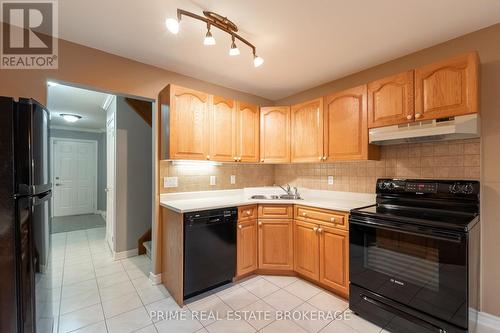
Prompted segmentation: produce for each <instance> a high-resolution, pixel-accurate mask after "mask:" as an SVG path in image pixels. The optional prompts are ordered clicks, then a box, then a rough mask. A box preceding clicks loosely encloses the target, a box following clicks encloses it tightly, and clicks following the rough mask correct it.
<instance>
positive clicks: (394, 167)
mask: <svg viewBox="0 0 500 333" xmlns="http://www.w3.org/2000/svg"><path fill="white" fill-rule="evenodd" d="M479 163H480V144H479V139H468V140H453V141H443V142H430V143H412V144H401V145H391V146H383V147H382V149H381V158H380V160H379V161H351V162H335V163H314V164H286V165H277V166H276V167H275V169H274V175H275V178H274V179H275V182H276V183H277V184H285V183H289V184H291V185H293V186H298V187H305V188H311V189H321V190H333V191H348V192H366V193H372V192H375V181H376V179H377V178H381V177H388V178H396V177H398V178H437V179H474V180H476V179H479V172H480V165H479ZM328 176H333V185H328Z"/></svg>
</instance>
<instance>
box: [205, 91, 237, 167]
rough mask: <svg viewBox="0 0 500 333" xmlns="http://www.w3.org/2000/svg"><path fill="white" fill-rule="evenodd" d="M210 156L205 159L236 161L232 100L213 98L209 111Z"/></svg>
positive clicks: (233, 105)
mask: <svg viewBox="0 0 500 333" xmlns="http://www.w3.org/2000/svg"><path fill="white" fill-rule="evenodd" d="M209 124H210V154H209V156H208V157H207V159H210V160H215V161H221V162H232V161H235V160H236V103H235V101H234V100H232V99H228V98H224V97H219V96H213V101H212V107H211V110H210V120H209Z"/></svg>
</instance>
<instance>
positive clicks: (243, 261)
mask: <svg viewBox="0 0 500 333" xmlns="http://www.w3.org/2000/svg"><path fill="white" fill-rule="evenodd" d="M236 244H237V256H236V257H237V260H236V261H237V264H236V276H241V275H244V274H248V273H251V272H253V271H255V270H256V269H257V220H251V221H245V222H239V223H238V234H237V237H236Z"/></svg>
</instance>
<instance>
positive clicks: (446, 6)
mask: <svg viewBox="0 0 500 333" xmlns="http://www.w3.org/2000/svg"><path fill="white" fill-rule="evenodd" d="M177 8H182V9H186V10H189V11H192V12H195V13H197V14H201V12H202V10H211V11H214V12H217V13H220V14H222V15H224V16H227V17H229V18H230V19H231V20H232V21H233V22H235V23H236V24H237V25H238V26H239V28H240V32H241V35H242V36H243V37H245V38H247V39H248V40H249V41H250V42H252V43H254V44H255V45H256V46H257V53H258V54H259V55H260V56H262V57H263V58H264V59H265V63H264V65H263V66H262V67H260V68H254V67H253V63H252V56H251V52H250V49H249V48H246V47H245V46H243V45H240V50H241V51H242V52H241V55H240V56H238V57H229V55H228V54H227V52H228V48H229V45H230V40H229V38H228V37H227V35H225V34H224V33H222V32H220V31H218V30H217V29H212V32H213V34H214V37H215V38H216V41H217V45H216V46H212V47H205V46H203V45H202V39H203V37H204V34H205V26H204V25H203V24H202V23H201V22H198V21H194V20H192V19H190V18H185V19H184V20H183V22H182V24H181V31H180V33H179V34H178V35H172V34H170V33H169V32H168V31H167V30H166V28H165V24H164V22H165V19H166V18H167V17H175V13H176V9H177ZM59 12H60V15H59V22H60V29H59V33H60V36H61V37H62V38H63V39H67V40H70V41H74V42H77V43H80V44H83V45H87V46H91V47H94V48H97V49H101V50H104V51H107V52H110V53H114V54H118V55H122V56H124V57H127V58H131V59H135V60H138V61H141V62H144V63H148V64H152V65H156V66H158V67H162V68H166V69H169V70H172V71H175V72H178V73H182V74H185V75H189V76H193V77H195V78H198V79H202V80H206V81H210V82H213V83H216V84H220V85H223V86H226V87H230V88H234V89H238V90H241V91H245V92H249V93H253V94H255V95H259V96H262V97H266V98H269V99H271V100H277V99H280V98H283V97H286V96H289V95H291V94H293V93H296V92H299V91H302V90H305V89H308V88H311V87H314V86H316V85H319V84H322V83H325V82H328V81H331V80H334V79H337V78H340V77H343V76H345V75H348V74H351V73H354V72H357V71H360V70H362V69H365V68H369V67H371V66H374V65H376V64H379V63H383V62H386V61H388V60H391V59H394V58H397V57H399V56H402V55H405V54H408V53H411V52H414V51H417V50H420V49H422V48H425V47H428V46H431V45H434V44H436V43H439V42H443V41H446V40H448V39H451V38H454V37H457V36H460V35H463V34H465V33H468V32H472V31H475V30H478V29H481V28H483V27H487V26H490V25H493V24H495V23H498V22H500V1H498V0H405V1H401V0H376V1H366V0H350V1H347V0H307V1H305V0H274V1H273V0H252V1H248V0H237V1H236V0H148V1H138V0H106V1H102V0H72V1H60V2H59ZM492 42H494V41H492Z"/></svg>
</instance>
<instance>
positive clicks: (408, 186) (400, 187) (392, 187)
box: [376, 179, 479, 196]
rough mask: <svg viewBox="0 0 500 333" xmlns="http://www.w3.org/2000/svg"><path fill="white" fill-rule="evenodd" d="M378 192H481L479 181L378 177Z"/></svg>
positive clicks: (442, 194)
mask: <svg viewBox="0 0 500 333" xmlns="http://www.w3.org/2000/svg"><path fill="white" fill-rule="evenodd" d="M376 186H377V188H376V192H377V193H390V194H394V195H399V194H404V195H410V196H411V195H412V194H414V195H421V194H431V195H437V196H450V195H452V196H464V195H465V196H467V195H478V194H479V182H477V181H467V180H465V181H462V180H431V179H378V180H377V185H376Z"/></svg>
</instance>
